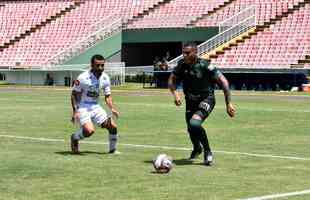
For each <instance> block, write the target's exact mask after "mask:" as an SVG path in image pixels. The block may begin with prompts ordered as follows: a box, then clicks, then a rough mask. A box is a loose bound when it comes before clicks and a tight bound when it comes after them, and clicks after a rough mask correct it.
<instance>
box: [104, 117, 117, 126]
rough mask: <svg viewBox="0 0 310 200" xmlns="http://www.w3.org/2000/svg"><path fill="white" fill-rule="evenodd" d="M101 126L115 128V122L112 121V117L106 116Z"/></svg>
mask: <svg viewBox="0 0 310 200" xmlns="http://www.w3.org/2000/svg"><path fill="white" fill-rule="evenodd" d="M101 127H102V128H106V129H113V128H117V125H116V123H115V122H114V121H113V119H112V118H108V119H107V120H105V121H104V122H103V123H102V124H101Z"/></svg>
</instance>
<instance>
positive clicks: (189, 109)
mask: <svg viewBox="0 0 310 200" xmlns="http://www.w3.org/2000/svg"><path fill="white" fill-rule="evenodd" d="M214 106H215V97H214V96H208V97H206V98H201V99H197V100H190V99H188V98H186V115H187V117H186V118H189V115H191V116H192V115H194V114H197V115H199V116H200V117H201V118H202V119H203V120H205V119H206V118H207V117H208V116H209V115H210V113H211V112H212V110H213V108H214ZM191 116H190V118H191Z"/></svg>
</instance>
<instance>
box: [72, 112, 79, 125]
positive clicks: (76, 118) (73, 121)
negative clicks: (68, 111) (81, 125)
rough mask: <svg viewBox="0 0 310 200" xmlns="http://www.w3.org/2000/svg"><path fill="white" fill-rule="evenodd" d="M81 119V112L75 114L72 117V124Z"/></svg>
mask: <svg viewBox="0 0 310 200" xmlns="http://www.w3.org/2000/svg"><path fill="white" fill-rule="evenodd" d="M79 119H80V113H79V112H74V113H73V114H72V117H71V122H72V123H73V124H74V123H75V122H77V121H78V120H79Z"/></svg>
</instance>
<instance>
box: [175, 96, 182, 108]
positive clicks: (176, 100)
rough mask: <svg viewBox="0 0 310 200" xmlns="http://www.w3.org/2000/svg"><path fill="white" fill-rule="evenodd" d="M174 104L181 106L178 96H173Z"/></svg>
mask: <svg viewBox="0 0 310 200" xmlns="http://www.w3.org/2000/svg"><path fill="white" fill-rule="evenodd" d="M174 104H175V105H176V106H181V105H182V101H181V99H180V97H179V96H175V98H174Z"/></svg>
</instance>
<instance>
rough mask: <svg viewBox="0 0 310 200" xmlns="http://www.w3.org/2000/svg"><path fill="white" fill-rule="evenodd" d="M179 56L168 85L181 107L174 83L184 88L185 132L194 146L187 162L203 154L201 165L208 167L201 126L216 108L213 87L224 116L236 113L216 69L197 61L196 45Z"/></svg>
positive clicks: (209, 158) (209, 155) (210, 158)
mask: <svg viewBox="0 0 310 200" xmlns="http://www.w3.org/2000/svg"><path fill="white" fill-rule="evenodd" d="M182 52H183V59H181V60H180V61H179V62H178V64H177V66H176V67H175V68H174V69H173V71H172V73H171V75H170V77H169V81H168V85H169V89H170V91H171V93H172V95H173V97H174V103H175V105H176V106H180V105H181V104H182V101H181V97H180V94H179V93H178V91H177V90H176V86H177V82H181V83H182V84H183V93H184V95H185V102H186V114H185V117H186V123H187V130H188V133H189V136H190V139H191V141H192V144H193V151H192V153H191V155H190V159H195V158H196V157H198V156H199V155H200V154H201V153H202V151H204V164H205V165H207V166H209V165H211V164H212V162H213V155H212V151H211V148H210V146H209V141H208V138H207V134H206V130H205V129H204V128H203V126H202V123H203V122H204V121H205V120H206V119H207V118H208V116H209V115H210V113H211V112H212V110H213V108H214V106H215V95H214V88H215V85H216V84H218V85H219V86H221V87H222V89H223V92H224V95H225V103H226V111H227V114H228V115H229V116H230V117H234V116H235V112H236V109H235V108H234V106H233V104H232V103H231V93H230V90H229V83H228V81H227V79H226V78H225V77H224V75H223V74H222V73H221V72H220V71H219V70H218V69H217V68H215V67H213V66H210V62H209V61H208V60H205V59H202V58H199V57H198V55H197V46H196V44H194V43H188V44H185V45H184V46H183V49H182Z"/></svg>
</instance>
